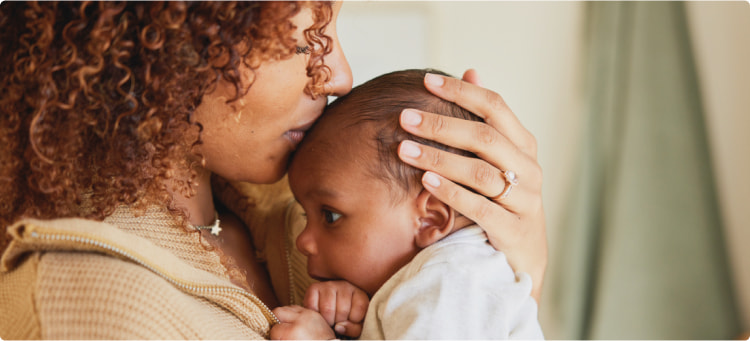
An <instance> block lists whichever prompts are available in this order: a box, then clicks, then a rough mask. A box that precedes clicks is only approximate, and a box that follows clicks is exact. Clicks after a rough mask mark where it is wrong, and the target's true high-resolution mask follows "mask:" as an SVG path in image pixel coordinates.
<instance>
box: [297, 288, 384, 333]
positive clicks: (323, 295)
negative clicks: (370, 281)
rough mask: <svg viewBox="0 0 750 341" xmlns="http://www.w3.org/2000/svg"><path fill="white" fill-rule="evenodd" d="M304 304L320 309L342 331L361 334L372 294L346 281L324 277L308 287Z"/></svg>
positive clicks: (339, 331) (306, 306) (335, 327)
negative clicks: (322, 280) (323, 280)
mask: <svg viewBox="0 0 750 341" xmlns="http://www.w3.org/2000/svg"><path fill="white" fill-rule="evenodd" d="M304 304H305V308H307V309H311V310H314V311H317V312H319V313H320V314H321V315H322V316H323V318H324V319H325V320H326V322H328V325H329V326H333V328H334V329H335V330H336V333H338V334H339V335H343V336H347V337H350V338H358V337H359V335H360V334H362V324H363V323H364V319H365V314H366V313H367V307H368V305H369V304H370V298H369V297H367V293H365V292H364V291H362V289H360V288H357V287H355V286H354V285H353V284H351V283H349V282H347V281H325V282H318V283H313V284H312V285H311V286H310V287H309V288H307V292H306V293H305V302H304Z"/></svg>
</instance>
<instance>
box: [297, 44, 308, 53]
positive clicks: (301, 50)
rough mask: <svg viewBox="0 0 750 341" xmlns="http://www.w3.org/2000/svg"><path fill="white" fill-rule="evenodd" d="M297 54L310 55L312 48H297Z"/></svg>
mask: <svg viewBox="0 0 750 341" xmlns="http://www.w3.org/2000/svg"><path fill="white" fill-rule="evenodd" d="M297 54H310V46H309V45H308V46H304V47H303V46H297Z"/></svg>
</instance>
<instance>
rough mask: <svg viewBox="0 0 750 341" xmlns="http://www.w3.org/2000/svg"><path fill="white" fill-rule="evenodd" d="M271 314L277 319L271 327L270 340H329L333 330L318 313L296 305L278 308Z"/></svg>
mask: <svg viewBox="0 0 750 341" xmlns="http://www.w3.org/2000/svg"><path fill="white" fill-rule="evenodd" d="M273 314H274V315H276V318H278V319H279V322H280V323H278V324H276V325H274V326H273V327H271V339H272V340H331V339H334V338H336V335H335V334H334V333H333V330H332V329H331V327H330V326H329V325H328V323H327V322H326V320H325V319H324V318H323V316H322V315H320V313H318V312H316V311H312V310H310V309H305V308H302V307H300V306H298V305H292V306H285V307H278V308H276V309H274V310H273Z"/></svg>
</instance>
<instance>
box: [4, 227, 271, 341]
mask: <svg viewBox="0 0 750 341" xmlns="http://www.w3.org/2000/svg"><path fill="white" fill-rule="evenodd" d="M109 227H111V226H109ZM112 228H114V227H112ZM9 231H10V233H11V235H12V237H13V239H12V241H11V245H10V246H9V248H8V249H7V250H6V252H5V254H4V256H3V259H2V261H3V267H2V273H0V292H1V294H0V295H2V296H6V297H8V298H10V299H11V301H10V302H14V303H13V304H10V305H5V304H3V307H2V308H0V311H2V313H1V314H0V317H3V318H0V320H6V318H4V317H5V316H13V315H16V314H18V315H20V316H23V319H24V320H25V321H34V322H27V323H26V324H30V325H31V327H28V326H22V325H18V326H15V325H9V326H7V327H8V328H0V329H1V330H4V332H3V333H8V335H0V336H2V337H9V338H11V336H16V335H17V336H18V337H20V338H28V337H32V336H36V337H42V338H55V339H60V338H77V339H84V338H98V339H115V338H129V339H132V338H139V339H145V338H149V339H151V338H160V339H166V338H169V339H172V338H196V339H197V338H219V337H220V336H221V337H227V338H261V337H262V336H263V335H264V334H265V332H266V331H267V329H268V327H269V325H270V319H269V317H268V316H266V315H265V314H264V312H263V311H262V310H263V309H262V307H261V306H260V305H257V304H256V303H254V302H253V299H252V297H250V296H252V295H249V294H247V293H246V292H244V291H242V290H241V289H239V290H238V288H237V287H234V286H233V285H231V283H226V281H225V280H224V279H222V278H217V277H215V276H214V275H212V274H210V273H207V272H205V271H201V270H198V269H194V268H192V267H190V266H189V265H187V264H181V260H179V259H177V258H176V257H171V259H169V258H170V256H169V255H167V253H163V254H162V253H160V251H159V249H158V248H157V247H155V246H154V245H148V244H147V243H145V240H140V239H139V238H138V237H134V236H129V237H130V238H132V239H133V240H128V238H124V237H123V236H124V235H123V233H125V232H123V231H119V230H116V228H114V229H109V228H108V224H105V223H101V222H94V221H88V220H83V219H76V220H65V221H62V222H61V221H57V220H53V221H37V220H27V221H22V222H19V223H18V224H15V225H14V226H12V227H11V228H10V230H9ZM112 234H114V235H115V237H114V238H113V236H112ZM108 237H109V238H113V239H108ZM155 258H160V259H159V260H157V259H155ZM208 288H211V289H212V290H214V291H216V292H208V291H209V290H208ZM220 289H221V290H224V291H227V290H235V291H236V294H235V295H234V296H235V297H232V298H228V297H225V298H222V296H221V295H224V296H230V295H227V294H226V293H220V292H219V290H220ZM3 298H5V297H3ZM3 301H4V302H9V301H5V300H3ZM232 306H237V307H238V308H234V309H232V308H231V307H232ZM28 307H33V309H28ZM228 307H229V308H228ZM204 318H209V319H211V320H212V321H214V322H212V323H211V324H206V323H205V320H203V319H204ZM4 327H6V326H4ZM9 328H10V329H9ZM42 332H43V334H41V333H42ZM11 333H12V334H11ZM218 335H220V336H218Z"/></svg>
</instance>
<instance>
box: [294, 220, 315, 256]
mask: <svg viewBox="0 0 750 341" xmlns="http://www.w3.org/2000/svg"><path fill="white" fill-rule="evenodd" d="M297 249H298V250H299V251H300V252H302V254H303V255H305V257H310V256H311V255H314V254H316V253H317V252H318V250H317V248H316V246H315V240H314V239H313V236H312V232H310V229H309V228H308V227H307V226H305V229H304V230H302V233H300V234H299V236H297Z"/></svg>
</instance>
